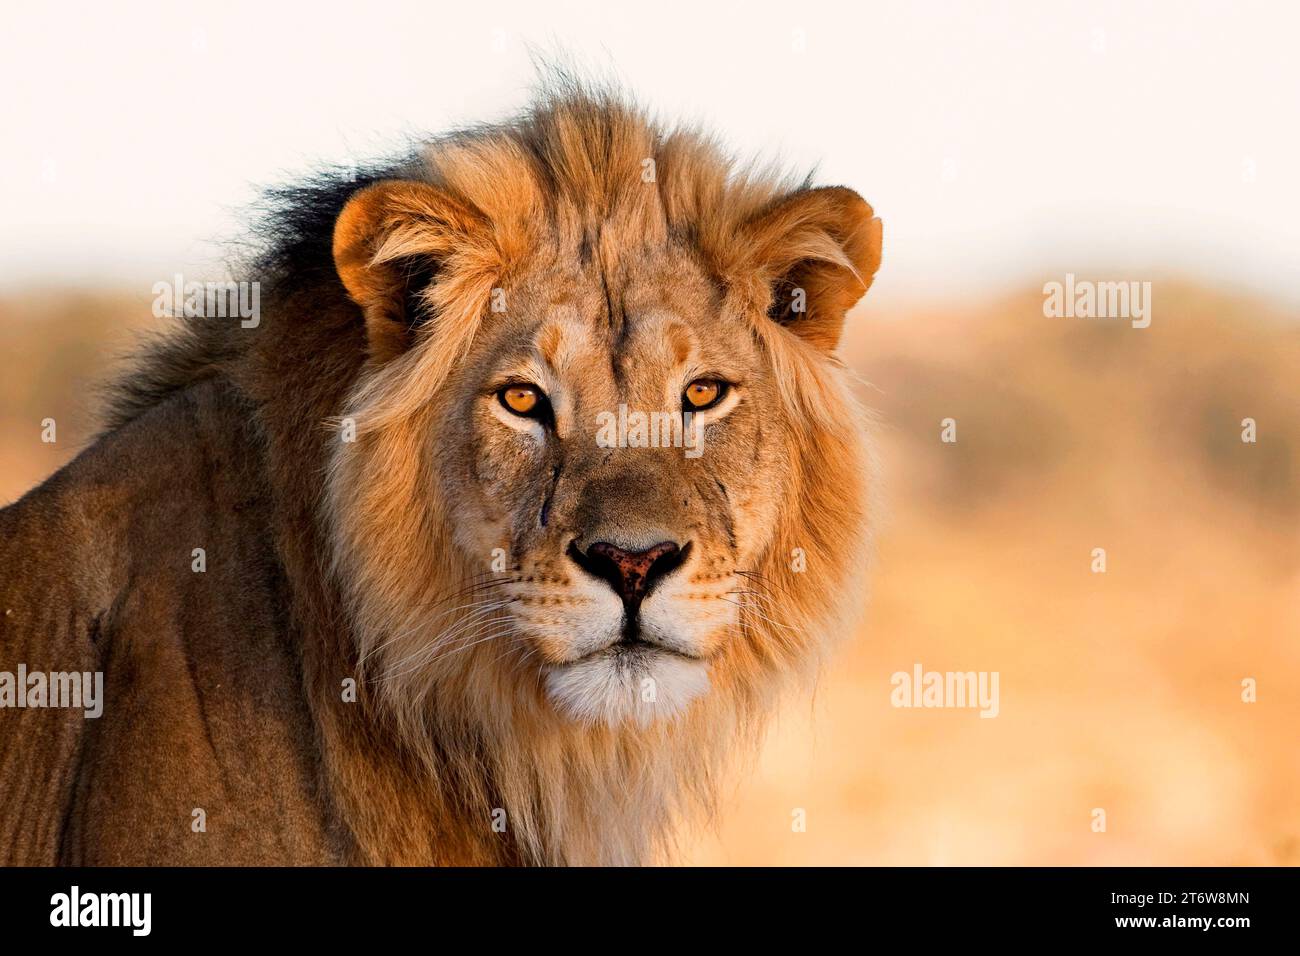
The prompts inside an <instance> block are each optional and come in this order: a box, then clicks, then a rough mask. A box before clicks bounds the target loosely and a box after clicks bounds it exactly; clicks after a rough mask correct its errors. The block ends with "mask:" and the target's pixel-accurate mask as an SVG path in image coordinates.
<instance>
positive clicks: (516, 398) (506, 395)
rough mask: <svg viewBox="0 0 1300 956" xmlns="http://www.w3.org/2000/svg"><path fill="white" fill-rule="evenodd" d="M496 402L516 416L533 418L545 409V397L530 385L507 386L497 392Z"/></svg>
mask: <svg viewBox="0 0 1300 956" xmlns="http://www.w3.org/2000/svg"><path fill="white" fill-rule="evenodd" d="M497 400H498V401H500V402H501V404H502V405H504V406H505V407H506V408H507V409H509V410H510V411H512V412H514V413H515V414H516V415H527V416H533V415H536V414H537V413H538V412H540V411H541V410H542V408H544V407H545V396H543V395H542V392H541V390H540V389H538V388H536V387H535V386H532V385H507V386H505V388H502V389H501V390H500V391H498V392H497Z"/></svg>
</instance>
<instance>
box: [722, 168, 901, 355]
mask: <svg viewBox="0 0 1300 956" xmlns="http://www.w3.org/2000/svg"><path fill="white" fill-rule="evenodd" d="M744 232H745V235H746V239H747V241H748V242H749V243H750V244H751V246H750V256H749V261H750V262H751V263H752V264H753V266H755V267H757V269H758V272H759V275H760V277H761V278H762V281H764V282H765V283H766V284H767V287H768V288H769V290H770V294H771V299H770V306H769V308H768V316H769V318H771V319H772V320H773V321H775V322H779V323H780V324H782V325H784V326H786V327H787V328H789V329H790V331H792V332H794V333H795V334H796V335H798V336H800V337H801V338H803V339H805V340H807V341H809V342H811V343H812V344H813V345H815V346H817V347H819V348H822V349H826V350H827V351H830V350H833V349H834V348H835V347H836V346H837V345H838V344H839V340H840V332H841V330H842V328H843V326H844V316H845V313H847V312H848V310H849V309H850V308H852V307H853V305H854V303H856V302H857V301H858V299H860V298H862V295H863V293H865V292H866V291H867V289H868V288H869V287H870V286H871V280H872V277H873V276H875V274H876V270H877V269H878V268H880V246H881V238H882V237H881V226H880V220H879V219H877V218H876V216H875V214H874V212H873V211H872V209H871V206H869V205H868V204H867V202H866V201H865V200H864V199H863V198H862V197H861V196H859V195H858V194H857V193H855V192H854V191H853V190H852V189H847V188H845V187H843V186H827V187H823V188H820V189H801V190H799V191H797V192H794V193H791V194H790V195H789V196H786V197H785V198H784V199H781V200H779V201H778V202H777V203H775V204H774V205H773V206H770V207H768V208H767V209H765V210H764V211H763V212H762V213H761V214H759V215H758V216H756V217H755V218H754V219H753V220H751V221H750V222H749V223H748V224H747V225H746V227H745V229H744Z"/></svg>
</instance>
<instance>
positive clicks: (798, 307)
mask: <svg viewBox="0 0 1300 956" xmlns="http://www.w3.org/2000/svg"><path fill="white" fill-rule="evenodd" d="M532 122H533V123H534V125H532V126H527V127H525V128H521V129H517V130H513V131H506V132H502V133H500V134H499V135H497V136H496V137H495V138H493V137H488V138H486V139H483V140H481V141H474V140H471V141H469V142H462V143H458V142H456V141H452V142H449V143H446V144H442V145H441V146H439V147H437V148H435V149H434V150H433V151H431V152H430V153H429V154H428V155H426V157H425V158H424V160H423V165H422V166H420V167H418V168H416V169H413V170H412V171H411V175H410V177H409V178H404V179H392V180H385V181H383V182H380V183H376V184H374V185H372V186H369V187H367V188H366V189H364V190H361V191H359V192H358V193H357V194H356V195H354V196H353V197H352V198H351V199H350V201H349V202H348V204H347V205H346V206H345V208H344V209H343V211H342V213H341V214H340V216H339V218H338V221H337V223H336V225H335V231H334V259H335V264H336V266H337V268H338V273H339V277H340V279H341V280H342V283H343V286H344V287H345V288H346V290H347V292H348V295H349V297H350V298H351V299H352V301H353V302H355V303H356V304H357V305H359V306H360V307H361V314H362V316H363V317H364V321H365V332H366V345H367V353H368V361H367V363H366V366H365V368H364V369H363V371H362V374H361V377H360V378H359V380H358V382H357V384H356V387H355V389H354V390H353V393H352V395H351V396H350V399H349V406H348V408H347V409H346V410H345V411H344V415H343V416H342V417H343V418H344V420H350V421H352V422H354V423H355V427H356V440H355V442H351V443H348V442H346V441H343V442H340V443H339V444H338V445H337V446H336V447H335V450H334V452H333V455H332V460H331V475H330V480H329V483H328V492H329V500H328V518H329V522H330V526H331V528H332V531H333V539H332V544H333V547H334V550H335V561H336V567H337V570H338V572H339V580H340V584H341V587H342V589H343V596H344V598H345V600H346V603H347V606H348V612H349V614H350V616H351V625H352V628H353V630H354V632H355V634H356V639H357V646H358V652H359V657H360V661H361V665H362V667H363V668H365V669H366V671H367V672H368V673H372V674H373V675H374V683H375V684H377V685H378V687H379V693H380V695H381V696H382V697H384V698H386V700H387V702H388V703H389V704H390V705H391V707H392V708H393V711H394V712H395V713H396V714H397V715H398V717H399V719H401V720H403V721H404V726H405V727H406V728H407V729H408V730H409V732H410V733H409V737H410V739H413V740H426V739H427V733H426V731H427V721H428V720H429V719H430V718H431V717H434V718H436V719H442V720H444V721H446V720H450V721H454V722H456V726H457V728H460V727H463V726H465V724H466V722H467V721H468V722H469V723H470V724H471V725H473V726H477V727H480V728H482V727H491V728H495V729H492V730H490V731H489V733H491V734H498V735H499V734H501V733H503V732H504V731H503V729H502V728H505V727H522V726H531V727H534V728H540V729H539V730H538V735H539V736H540V737H541V738H545V739H548V740H551V739H560V738H563V737H564V736H565V735H566V734H568V733H570V731H571V729H572V728H575V727H576V728H590V727H593V726H595V727H604V728H610V727H613V728H619V729H620V732H619V733H618V734H616V735H615V736H617V737H618V738H619V739H622V740H638V739H639V740H641V741H642V742H643V743H645V744H646V745H647V746H649V742H650V741H653V740H662V739H665V738H663V735H662V734H660V733H659V732H658V731H657V730H655V731H649V732H647V733H646V734H644V735H641V736H638V735H636V734H623V733H622V729H624V728H629V727H631V728H638V727H647V726H655V727H660V726H667V727H669V728H680V727H692V726H693V727H697V728H698V727H700V726H703V725H711V726H714V727H715V728H718V727H721V726H722V725H723V724H727V723H728V722H732V723H731V726H733V727H736V726H737V724H736V723H734V722H733V721H743V722H744V723H745V727H746V729H748V728H749V726H751V725H753V724H755V723H756V722H757V721H756V720H754V719H750V718H751V717H753V716H754V715H756V714H758V713H760V712H761V711H762V710H763V709H764V708H765V707H766V706H767V704H768V702H769V701H770V700H771V697H772V692H773V691H774V690H775V689H776V688H778V687H779V686H782V685H783V684H784V683H786V682H788V680H789V679H790V678H791V676H793V675H797V674H806V673H809V672H811V671H812V670H814V669H815V666H816V663H817V662H818V660H819V659H820V657H821V651H822V649H823V647H824V646H826V645H828V644H829V642H830V639H831V638H832V637H834V636H836V635H837V634H840V633H843V631H844V629H845V620H846V618H847V616H848V614H849V613H850V611H849V609H850V608H854V607H857V606H860V603H861V590H860V585H861V573H862V570H863V563H864V559H865V544H866V529H867V503H866V499H867V479H866V474H867V472H868V468H867V461H866V455H865V445H864V434H863V424H864V423H863V421H862V418H861V415H860V412H859V411H858V408H857V405H856V403H855V401H854V400H853V397H852V395H851V393H850V388H849V383H848V379H847V376H846V374H845V370H844V368H843V366H842V365H841V364H840V362H839V361H838V359H837V358H836V356H835V348H836V345H837V343H838V340H839V335H840V330H841V327H842V324H843V322H844V318H845V314H846V311H847V310H848V308H849V307H850V306H851V305H852V304H853V303H854V302H856V301H857V300H858V298H859V297H860V296H861V294H862V293H863V292H864V291H865V289H866V286H867V283H868V282H869V281H870V277H871V275H872V274H873V273H874V272H875V269H876V266H877V265H878V262H879V254H880V228H879V220H876V219H875V218H874V216H873V214H872V210H871V207H870V206H869V205H867V204H866V203H865V202H864V201H863V200H862V199H861V197H859V196H858V195H857V194H856V193H853V192H852V191H851V190H848V189H844V188H840V187H831V188H824V189H813V188H809V187H806V186H800V185H795V184H780V183H774V182H771V181H769V180H765V179H762V178H761V177H760V178H752V179H746V178H745V177H744V176H736V175H733V172H734V171H733V170H731V169H730V168H729V167H728V165H727V163H726V162H725V160H724V159H722V158H721V157H720V156H719V155H718V154H717V153H716V151H714V150H713V148H712V147H711V146H709V144H708V143H707V142H705V141H703V140H700V139H697V138H692V137H691V136H689V135H681V136H675V137H666V136H664V135H663V134H662V133H660V132H658V131H656V130H655V129H654V128H653V127H651V126H650V125H647V124H646V123H645V122H644V120H643V118H641V117H639V116H637V115H636V114H634V113H629V112H625V111H620V109H619V108H615V107H610V106H609V105H608V104H606V105H596V106H593V105H591V104H585V105H584V104H582V103H579V104H576V105H572V106H566V107H562V108H560V109H558V110H557V111H556V112H555V113H548V114H539V115H538V116H536V117H535V118H534V120H533V121H532ZM648 164H649V165H650V166H652V167H653V172H654V175H653V176H652V177H650V176H646V175H645V172H646V169H647V168H648ZM740 715H748V716H740ZM681 717H686V719H685V720H678V719H677V718H681ZM702 722H703V723H702ZM457 732H458V731H457ZM673 732H676V731H675V730H674V731H673ZM687 732H689V731H687ZM574 739H581V740H587V741H591V740H601V739H606V738H605V737H602V736H601V732H597V731H593V732H592V733H590V734H587V733H585V730H584V731H579V732H578V733H577V735H576V736H575V737H574ZM682 752H690V748H684V749H683V751H682Z"/></svg>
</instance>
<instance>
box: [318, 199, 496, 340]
mask: <svg viewBox="0 0 1300 956" xmlns="http://www.w3.org/2000/svg"><path fill="white" fill-rule="evenodd" d="M483 226H484V222H483V217H482V216H481V215H480V214H478V213H477V212H476V211H475V210H472V209H470V208H469V207H467V206H466V205H465V204H463V203H461V202H460V201H459V200H456V199H454V198H453V197H451V196H449V195H448V194H447V193H445V192H444V191H442V190H441V189H438V188H437V187H435V186H431V185H429V184H428V183H421V182H414V181H406V180H389V181H384V182H378V183H375V184H374V185H372V186H367V187H366V188H364V189H362V190H360V191H359V192H357V193H355V194H354V195H353V196H352V198H351V199H349V200H348V202H347V205H345V206H344V207H343V211H342V212H340V213H339V217H338V219H337V220H336V221H335V223H334V267H335V269H337V270H338V274H339V279H340V280H342V282H343V287H344V288H345V289H347V292H348V296H349V297H350V298H351V299H352V301H353V302H355V303H356V304H357V305H359V306H361V310H362V312H363V313H364V315H365V321H366V339H367V342H368V343H369V351H370V356H371V358H372V359H374V360H375V361H377V362H386V361H388V360H389V359H392V358H395V357H397V356H398V355H401V354H402V353H403V352H405V351H406V350H407V349H408V348H410V346H411V343H412V341H413V340H414V336H415V331H416V329H417V328H419V326H420V325H422V324H423V323H424V322H426V321H427V320H428V319H429V318H431V317H432V316H431V314H430V312H429V298H428V295H427V293H428V292H429V288H430V286H431V285H432V284H433V282H434V280H435V279H436V278H437V276H438V273H439V271H440V270H441V269H442V266H443V264H444V263H445V262H446V260H447V258H448V257H449V256H450V255H451V254H452V252H453V251H454V250H455V249H456V248H457V247H458V246H460V245H465V244H468V243H469V242H471V241H472V237H473V236H475V235H476V234H477V235H482V234H483V233H484V229H483Z"/></svg>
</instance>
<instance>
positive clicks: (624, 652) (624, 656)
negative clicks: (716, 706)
mask: <svg viewBox="0 0 1300 956" xmlns="http://www.w3.org/2000/svg"><path fill="white" fill-rule="evenodd" d="M656 653H658V654H665V655H668V656H670V657H678V658H681V659H682V660H684V661H702V660H703V658H702V657H700V656H699V655H696V654H690V653H687V652H686V651H680V650H678V649H677V648H675V647H667V646H665V645H663V644H659V643H657V642H655V641H648V640H646V639H645V638H644V637H642V636H641V629H640V628H639V627H638V626H637V625H636V624H635V623H633V624H631V625H630V626H626V627H624V629H623V634H622V636H621V637H620V638H619V639H618V640H617V641H614V642H613V643H610V644H606V645H605V646H604V647H600V648H597V649H596V650H594V651H589V652H587V653H586V654H583V655H582V656H581V657H577V658H574V659H573V660H571V661H565V666H570V665H573V664H581V663H583V662H584V661H591V660H596V659H598V658H601V657H604V658H607V659H609V660H611V661H613V662H615V663H619V664H635V663H639V662H641V661H645V660H648V659H649V658H651V657H653V656H654V655H655V654H656Z"/></svg>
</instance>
